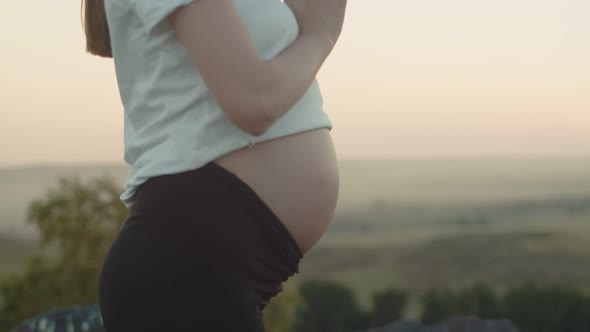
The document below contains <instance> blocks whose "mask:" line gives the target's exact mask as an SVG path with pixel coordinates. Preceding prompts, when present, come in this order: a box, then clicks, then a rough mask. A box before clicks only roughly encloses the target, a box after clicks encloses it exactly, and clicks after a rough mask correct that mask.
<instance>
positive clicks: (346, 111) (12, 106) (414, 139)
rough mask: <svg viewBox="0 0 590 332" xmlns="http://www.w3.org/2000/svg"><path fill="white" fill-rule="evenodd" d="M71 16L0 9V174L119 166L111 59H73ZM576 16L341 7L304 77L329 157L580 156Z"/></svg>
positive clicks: (510, 4)
mask: <svg viewBox="0 0 590 332" xmlns="http://www.w3.org/2000/svg"><path fill="white" fill-rule="evenodd" d="M269 1H270V0H269ZM277 1H278V0H277ZM79 10H80V8H79V1H46V0H43V1H41V0H33V1H3V2H1V3H0V13H1V14H0V16H1V17H0V18H1V19H0V40H2V41H3V42H2V45H3V52H2V58H1V59H0V73H1V74H0V96H1V98H0V119H1V120H0V152H1V153H0V166H20V165H29V164H36V163H80V162H114V163H123V162H124V161H123V107H122V105H121V101H120V98H119V93H118V90H117V82H116V78H115V73H114V66H113V62H112V60H107V59H101V58H98V57H94V56H91V55H89V54H87V53H85V51H84V35H83V32H82V28H81V23H80V17H79ZM588 13H590V1H588V0H561V1H555V0H518V1H513V0H496V1H473V0H446V1H435V0H430V1H426V0H422V1H420V0H417V1H392V0H349V1H348V7H347V14H346V20H345V23H344V28H343V31H342V34H341V37H340V40H339V41H338V44H337V46H336V48H335V49H334V50H333V52H332V54H331V55H330V57H329V58H328V59H327V60H326V62H325V63H324V66H323V67H322V69H321V71H320V73H319V74H318V81H319V83H320V86H321V89H322V94H323V96H324V107H325V111H326V112H327V113H328V115H329V116H330V118H331V120H332V122H333V125H334V128H333V130H332V132H331V133H332V137H333V140H334V144H335V146H336V150H337V154H338V157H339V158H341V159H368V158H370V159H376V158H379V159H408V158H410V159H415V158H420V159H421V158H443V159H452V158H529V157H584V158H585V157H590V23H588V21H587V15H588Z"/></svg>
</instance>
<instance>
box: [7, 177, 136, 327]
mask: <svg viewBox="0 0 590 332" xmlns="http://www.w3.org/2000/svg"><path fill="white" fill-rule="evenodd" d="M120 192H121V189H120V188H118V187H117V186H116V185H115V184H114V180H113V179H112V178H110V177H108V176H103V177H99V178H95V179H93V180H91V181H90V182H89V183H88V184H84V183H82V181H81V180H80V178H78V177H72V178H65V177H61V178H59V179H58V186H57V188H50V189H49V190H48V191H47V193H46V196H45V197H43V198H39V199H36V200H34V201H33V202H32V203H31V204H30V205H29V208H28V212H27V222H28V223H31V224H33V225H35V226H36V227H37V228H38V230H39V233H40V236H41V239H40V242H39V247H38V250H37V252H36V253H35V254H34V256H33V257H32V258H31V259H30V260H29V262H28V264H27V268H26V269H25V272H24V274H23V275H20V276H12V277H11V278H9V279H7V280H6V281H4V282H3V283H2V284H1V286H0V292H1V293H0V298H2V299H3V303H2V305H1V306H0V330H2V331H6V330H8V329H9V328H10V327H12V326H14V325H15V324H16V323H18V322H19V321H21V320H23V319H25V318H28V317H30V316H33V315H36V314H39V313H41V312H45V311H48V310H52V309H55V308H58V307H61V306H66V305H73V304H89V303H95V302H97V300H98V278H99V275H100V270H101V267H102V262H103V260H104V257H105V256H106V253H107V251H108V249H109V247H110V244H111V242H112V241H113V239H114V238H115V236H116V234H117V232H118V230H119V229H120V227H121V225H122V223H123V221H124V219H125V217H126V216H127V212H128V211H127V208H126V207H125V205H124V204H123V203H122V202H121V201H120V199H119V193H120ZM48 252H49V253H50V254H49V255H48Z"/></svg>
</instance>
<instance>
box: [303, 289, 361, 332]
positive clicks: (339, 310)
mask: <svg viewBox="0 0 590 332" xmlns="http://www.w3.org/2000/svg"><path fill="white" fill-rule="evenodd" d="M299 293H300V294H301V297H302V299H303V303H302V304H301V305H299V306H298V307H297V309H296V316H295V325H294V331H296V332H346V331H357V330H360V329H365V328H367V327H369V314H368V313H367V312H364V311H362V310H361V309H360V308H359V306H358V304H357V302H356V298H355V296H354V293H353V292H352V291H351V290H350V289H349V288H347V287H346V286H344V285H341V284H339V283H336V282H328V281H318V280H310V281H305V282H302V283H301V285H300V286H299Z"/></svg>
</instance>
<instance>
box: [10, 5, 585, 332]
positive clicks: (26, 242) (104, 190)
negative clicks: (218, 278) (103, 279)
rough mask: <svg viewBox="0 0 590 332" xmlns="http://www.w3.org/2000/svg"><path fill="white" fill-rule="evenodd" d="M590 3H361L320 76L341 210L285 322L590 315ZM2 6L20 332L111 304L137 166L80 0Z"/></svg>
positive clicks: (300, 278) (107, 66)
mask: <svg viewBox="0 0 590 332" xmlns="http://www.w3.org/2000/svg"><path fill="white" fill-rule="evenodd" d="M277 1H278V0H277ZM589 12H590V2H588V1H586V0H568V1H549V0H536V1H533V0H520V1H508V0H498V1H494V2H482V1H467V0H448V1H411V2H395V1H386V0H365V1H349V5H348V10H347V17H346V22H345V26H344V29H343V32H342V35H341V37H340V40H339V42H338V44H337V46H336V48H335V49H334V51H333V53H332V54H331V56H330V57H329V58H328V59H327V61H326V62H325V65H324V67H323V68H322V70H321V72H320V73H319V75H318V80H319V83H320V85H321V88H322V93H323V96H324V106H325V111H326V112H327V113H328V115H329V116H330V118H331V119H332V122H333V124H334V129H333V130H332V132H331V133H332V135H333V139H334V143H335V145H336V149H337V153H338V156H339V161H340V171H341V191H340V197H339V202H338V208H337V211H336V215H335V218H334V222H333V223H332V224H331V226H330V228H329V229H328V232H327V233H326V235H325V236H324V238H323V239H322V240H321V241H320V242H319V244H318V245H317V246H316V247H315V248H314V249H313V250H312V251H310V252H309V253H308V254H307V255H306V258H305V259H304V260H303V261H302V263H301V267H300V272H301V273H300V274H298V275H296V276H294V277H293V278H291V279H290V280H289V281H288V282H287V283H286V284H285V292H284V293H282V294H281V295H279V296H278V297H276V298H275V299H273V302H271V305H270V306H269V309H268V310H267V314H266V316H265V320H266V321H267V328H268V329H269V331H288V330H293V331H316V330H317V331H322V332H327V331H328V330H326V327H325V326H329V328H328V329H332V328H333V329H332V330H333V331H356V330H360V329H362V328H369V327H376V326H381V325H385V324H386V323H389V322H393V321H397V320H400V319H410V320H418V321H422V322H424V323H433V322H438V321H441V320H443V319H445V318H447V317H451V316H456V315H475V316H478V317H481V318H483V319H495V318H502V317H504V318H508V319H510V320H511V321H512V322H514V323H515V325H517V326H518V327H519V328H520V329H521V330H522V331H525V332H526V331H535V332H539V331H559V332H570V331H588V330H590V318H588V317H590V300H589V299H588V290H590V287H589V286H590V282H589V280H590V254H589V253H590V250H589V249H590V247H589V245H588V243H590V241H589V240H590V171H589V170H590V24H589V23H588V21H587V16H588V13H589ZM0 13H2V14H0V15H1V16H2V17H1V18H2V19H1V20H0V38H1V39H2V40H3V41H4V43H3V45H4V46H3V48H4V52H3V56H2V60H1V61H0V72H1V73H2V76H1V79H0V91H1V93H0V95H1V96H2V97H1V107H0V112H1V115H2V117H1V118H2V120H1V121H0V129H1V130H0V151H1V154H0V290H1V293H0V330H1V331H4V330H8V329H9V328H11V327H12V326H14V325H16V323H18V322H20V321H21V320H23V319H25V318H27V317H33V316H35V315H37V314H41V313H43V312H47V311H49V310H53V309H58V308H60V307H64V306H68V305H91V304H93V303H96V301H97V298H96V295H97V294H96V290H95V282H96V280H97V277H98V276H97V271H98V269H99V268H100V262H101V260H102V258H103V257H104V253H105V252H106V250H107V249H108V245H109V241H111V240H112V238H113V236H114V234H115V232H116V230H117V229H118V228H117V227H118V225H120V223H121V222H122V221H123V219H124V217H125V216H126V210H125V208H124V206H122V203H120V202H119V201H118V197H119V195H120V193H122V190H123V183H124V180H125V176H126V175H127V172H128V169H129V168H128V165H126V164H125V163H124V161H123V109H122V105H121V101H120V98H119V94H118V90H117V82H116V78H115V73H114V67H113V62H112V60H105V59H101V58H98V57H93V56H90V55H89V54H86V53H85V52H84V47H85V42H84V35H83V32H82V27H81V23H80V7H79V3H78V2H75V1H74V2H61V1H60V2H48V1H33V2H32V3H31V2H30V1H29V2H19V1H6V2H3V3H2V4H0ZM333 299H339V300H338V301H334V300H333ZM302 303H307V307H304V306H302V305H301V304H302ZM335 303H336V304H335ZM305 308H307V309H305ZM310 308H311V309H310ZM556 308H558V309H559V310H558V309H556ZM531 313H532V314H531ZM314 315H316V316H318V317H320V318H317V317H315V316H314ZM531 315H532V316H534V317H536V318H535V319H531V318H530V317H531ZM314 317H315V318H314ZM314 319H316V320H314ZM317 319H320V320H323V321H325V324H328V325H323V326H324V328H323V330H321V329H318V327H317V326H314V325H313V324H314V323H312V322H313V321H317ZM543 319H549V320H550V322H546V321H543ZM326 322H327V323H326ZM306 324H307V325H306ZM535 324H538V325H537V327H535ZM559 324H569V325H559ZM539 326H541V327H539ZM547 326H550V327H547ZM563 326H567V327H563ZM542 328H546V329H544V330H543V329H542ZM547 328H549V329H547ZM88 329H89V327H88V328H87V329H86V330H88ZM355 329H356V330H355ZM56 331H57V330H56ZM57 332H59V331H57Z"/></svg>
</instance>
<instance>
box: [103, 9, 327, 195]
mask: <svg viewBox="0 0 590 332" xmlns="http://www.w3.org/2000/svg"><path fill="white" fill-rule="evenodd" d="M192 1H198V0H106V1H105V5H106V12H107V18H108V22H109V28H110V35H111V43H112V50H113V58H114V62H115V71H116V76H117V82H118V85H119V91H120V95H121V101H122V103H123V107H124V145H125V153H124V157H123V158H124V159H125V161H126V162H127V163H128V164H129V165H131V169H130V171H129V174H128V175H127V179H126V181H125V191H124V192H123V193H122V195H121V196H120V199H121V201H122V202H123V203H124V204H125V205H126V206H127V207H131V206H132V205H133V202H134V194H135V192H136V190H137V187H138V186H139V185H141V184H142V183H143V182H145V181H146V180H147V179H149V178H150V177H153V176H157V175H163V174H172V173H178V172H183V171H188V170H194V169H197V168H199V167H201V166H203V165H205V164H206V163H208V162H210V161H212V160H214V159H216V158H218V157H220V156H222V155H224V154H226V153H228V152H231V151H234V150H237V149H240V148H243V147H245V146H249V145H250V146H251V145H253V144H256V143H258V142H263V141H267V140H271V139H273V138H277V137H281V136H286V135H290V134H293V133H297V132H302V131H307V130H311V129H316V128H328V129H329V130H332V123H331V121H330V118H329V117H328V115H327V114H326V113H325V112H324V111H323V99H322V95H321V93H320V89H319V86H318V82H317V80H314V81H313V83H312V84H311V86H310V87H309V89H308V91H307V92H306V93H305V95H304V96H303V97H302V98H301V99H300V100H299V101H298V102H297V103H296V104H295V105H294V106H293V108H292V109H291V110H289V111H288V112H287V113H285V114H284V115H283V116H282V117H281V118H280V119H279V120H278V121H277V122H275V123H274V124H273V126H272V127H271V128H270V129H268V130H267V131H266V132H265V133H264V134H263V135H261V136H253V135H251V134H249V133H248V132H246V131H243V130H241V129H240V128H238V127H237V126H236V125H234V124H233V123H232V122H231V121H230V120H229V119H228V118H227V117H226V116H225V114H224V113H223V111H222V110H221V109H220V107H219V106H218V104H217V103H216V102H215V100H214V99H213V98H212V96H211V94H210V93H209V91H208V89H207V86H206V85H205V81H204V80H203V78H202V76H201V75H200V73H199V71H198V69H197V68H196V67H195V66H194V64H193V62H192V61H191V59H190V58H189V55H188V53H187V52H186V49H185V48H184V47H183V45H182V44H181V43H180V42H179V41H178V39H177V38H176V34H175V32H174V29H173V28H172V27H171V26H170V24H169V22H168V21H167V20H166V17H167V16H168V15H169V14H170V13H171V12H172V11H173V10H174V9H176V8H177V7H179V6H184V5H188V4H190V3H191V2H192ZM234 4H235V5H236V8H237V10H238V12H239V14H240V17H241V18H242V20H243V22H244V24H245V25H246V27H247V29H248V32H249V34H250V37H251V38H252V41H253V42H254V44H255V46H256V49H257V51H258V53H259V56H260V58H261V59H263V60H269V59H272V58H273V57H275V56H277V55H278V54H279V53H281V52H282V51H283V50H284V49H286V48H287V47H288V46H289V45H290V44H291V43H293V41H295V39H296V38H297V37H298V34H299V27H298V25H297V20H296V18H295V16H294V15H293V12H292V11H291V10H290V8H289V7H288V6H287V5H286V4H284V3H283V2H281V1H280V0H235V1H234Z"/></svg>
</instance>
